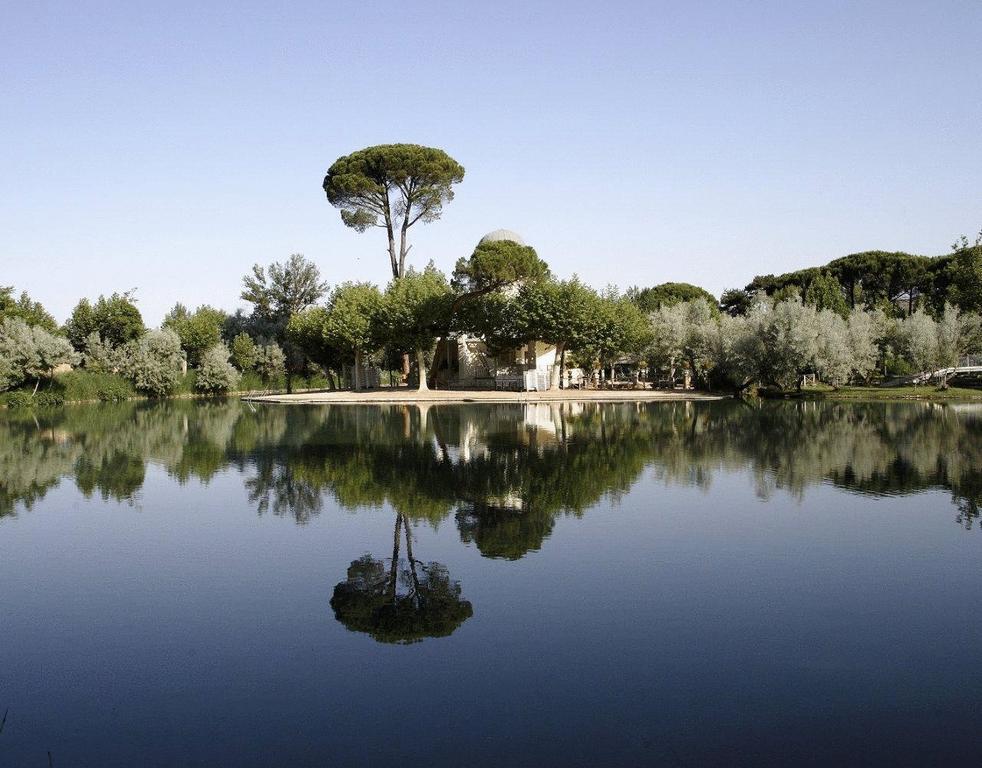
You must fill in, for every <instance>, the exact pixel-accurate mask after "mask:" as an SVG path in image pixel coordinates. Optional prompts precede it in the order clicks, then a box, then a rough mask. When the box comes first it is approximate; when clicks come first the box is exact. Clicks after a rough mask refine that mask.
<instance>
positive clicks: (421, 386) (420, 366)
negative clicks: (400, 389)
mask: <svg viewBox="0 0 982 768" xmlns="http://www.w3.org/2000/svg"><path fill="white" fill-rule="evenodd" d="M416 369H417V371H416V372H417V377H418V378H419V382H418V384H417V386H416V389H417V390H418V391H419V392H428V391H429V389H430V388H429V386H427V384H426V357H425V355H424V354H423V348H422V347H417V348H416Z"/></svg>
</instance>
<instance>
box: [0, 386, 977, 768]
mask: <svg viewBox="0 0 982 768" xmlns="http://www.w3.org/2000/svg"><path fill="white" fill-rule="evenodd" d="M980 506H982V411H980V410H979V408H978V407H977V406H976V407H972V406H958V405H937V404H928V403H893V404H883V403H881V404H833V403H796V402H771V403H762V404H760V405H748V404H744V403H741V402H735V401H720V402H701V403H685V402H671V403H648V404H634V403H617V404H599V403H589V404H575V403H563V404H548V405H514V404H509V405H438V406H429V407H425V408H417V407H413V406H379V407H371V406H337V405H335V406H317V407H314V406H309V407H308V406H276V405H267V406H251V405H249V404H245V403H240V402H206V401H197V402H195V401H170V402H163V403H157V404H153V403H139V402H130V403H123V404H116V405H109V404H106V405H90V406H78V407H70V408H64V409H59V410H56V411H53V412H43V413H38V414H36V415H32V414H30V413H22V412H15V411H10V412H6V413H0V716H3V713H4V712H5V713H6V719H5V720H4V722H3V724H2V726H0V765H3V766H47V765H49V753H50V764H51V765H52V766H55V768H57V767H58V766H136V765H139V766H216V765H222V766H272V765H285V766H327V765H332V766H333V765H337V766H375V765H383V764H384V765H424V766H606V765H667V766H673V765H677V766H706V765H719V766H734V765H828V764H837V765H843V764H851V765H926V764H931V765H940V764H961V765H978V764H982V729H980V728H979V725H978V722H977V721H976V716H977V713H978V712H979V710H980V707H982V532H980V531H979V530H978V528H979V520H978V517H979V512H980Z"/></svg>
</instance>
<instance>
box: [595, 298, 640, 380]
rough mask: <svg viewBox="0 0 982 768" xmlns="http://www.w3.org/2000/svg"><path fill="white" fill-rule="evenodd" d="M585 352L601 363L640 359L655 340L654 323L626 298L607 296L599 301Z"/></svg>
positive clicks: (609, 363) (604, 364)
mask: <svg viewBox="0 0 982 768" xmlns="http://www.w3.org/2000/svg"><path fill="white" fill-rule="evenodd" d="M595 313H596V314H595V317H594V324H593V327H592V328H591V329H590V332H589V336H588V341H587V343H586V345H585V351H586V352H587V353H588V354H589V355H590V356H591V357H593V359H595V360H596V361H597V362H599V363H600V365H602V366H606V365H612V364H613V363H615V362H617V361H618V360H619V359H621V358H629V359H634V360H637V359H639V358H640V357H642V356H643V355H644V351H645V349H646V348H647V346H648V345H649V344H650V343H651V340H652V330H651V324H650V323H649V322H648V318H647V317H646V316H645V314H644V312H642V311H641V310H640V309H639V308H638V306H637V304H635V303H634V302H633V301H631V300H630V299H627V298H615V297H610V296H608V297H605V298H602V299H601V301H599V302H598V303H597V304H596V309H595Z"/></svg>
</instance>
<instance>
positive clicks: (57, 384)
mask: <svg viewBox="0 0 982 768" xmlns="http://www.w3.org/2000/svg"><path fill="white" fill-rule="evenodd" d="M51 389H52V390H57V391H58V392H59V393H60V394H61V396H62V397H63V398H64V400H65V402H66V403H72V402H86V401H92V400H103V401H106V402H114V401H119V400H127V399H129V398H131V397H134V396H135V395H136V392H135V391H134V389H133V385H132V384H130V382H129V381H128V380H127V379H126V378H124V377H123V376H121V375H119V374H116V373H109V372H103V371H92V370H90V369H89V368H83V369H78V370H74V371H69V372H68V373H63V374H61V375H59V376H57V377H56V378H55V380H54V381H53V382H52V384H51Z"/></svg>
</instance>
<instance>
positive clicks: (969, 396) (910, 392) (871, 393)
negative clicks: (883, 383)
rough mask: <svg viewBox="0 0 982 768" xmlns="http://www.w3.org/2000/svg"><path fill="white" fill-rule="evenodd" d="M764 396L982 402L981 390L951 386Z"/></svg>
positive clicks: (818, 389)
mask: <svg viewBox="0 0 982 768" xmlns="http://www.w3.org/2000/svg"><path fill="white" fill-rule="evenodd" d="M760 395H761V397H764V398H768V399H798V400H830V401H835V402H848V401H866V402H876V401H882V402H889V401H903V400H920V401H928V402H982V389H970V388H967V387H949V388H948V389H945V390H941V389H938V388H937V387H933V386H919V387H913V386H910V387H840V388H839V389H832V388H831V387H828V388H825V387H806V388H805V389H803V390H802V391H801V392H798V391H795V390H791V391H786V392H774V391H770V392H764V391H761V393H760Z"/></svg>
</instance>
